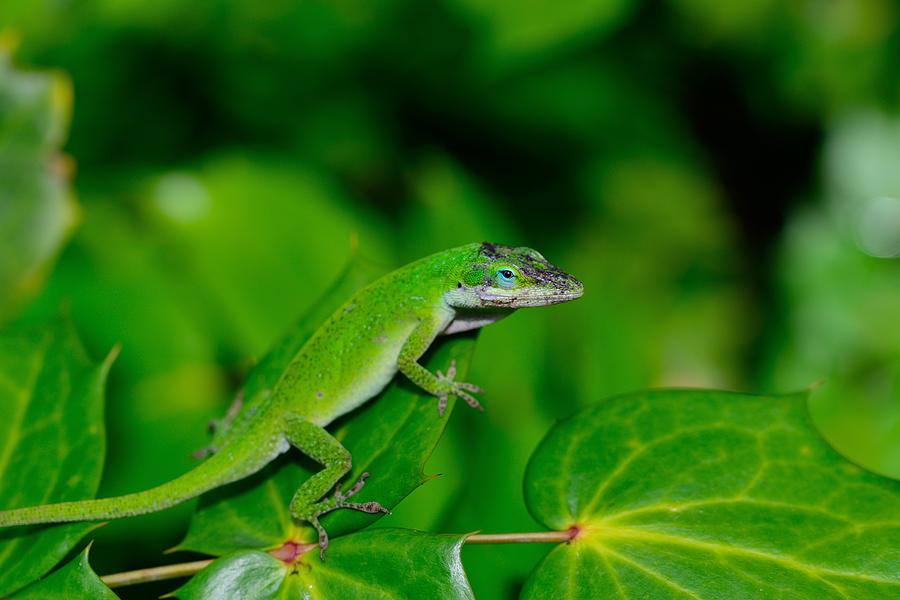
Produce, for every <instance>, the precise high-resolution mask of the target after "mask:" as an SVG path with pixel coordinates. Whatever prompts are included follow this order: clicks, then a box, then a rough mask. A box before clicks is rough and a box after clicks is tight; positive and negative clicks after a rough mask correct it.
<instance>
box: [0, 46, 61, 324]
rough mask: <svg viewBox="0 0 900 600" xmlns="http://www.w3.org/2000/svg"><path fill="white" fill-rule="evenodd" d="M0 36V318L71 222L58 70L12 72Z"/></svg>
mask: <svg viewBox="0 0 900 600" xmlns="http://www.w3.org/2000/svg"><path fill="white" fill-rule="evenodd" d="M4 39H8V38H4V36H3V35H2V32H0V181H2V182H3V183H2V185H0V320H4V319H5V318H6V317H7V316H8V315H9V314H10V313H11V312H12V311H13V310H14V309H15V308H16V307H17V306H19V305H20V304H21V302H22V300H24V299H25V297H27V296H31V295H32V294H33V293H34V292H35V291H36V290H37V288H38V284H39V283H40V282H41V281H42V279H43V274H44V272H45V270H46V266H47V263H48V262H49V260H50V259H51V258H52V257H53V256H54V255H55V254H56V252H57V250H58V249H59V247H60V246H61V245H62V243H63V241H64V239H65V238H66V236H67V234H68V232H69V230H70V229H71V227H72V225H73V223H74V221H75V205H74V202H73V201H72V198H71V196H70V192H69V182H68V176H67V174H66V168H65V164H66V163H65V161H64V160H63V158H62V156H61V155H60V154H59V149H60V147H61V146H62V143H63V141H64V140H65V135H66V130H67V128H68V124H69V111H70V109H71V105H72V91H71V84H70V83H69V81H68V79H66V78H65V76H63V75H62V74H61V73H25V72H22V71H19V70H18V69H15V68H13V66H12V64H11V60H10V57H9V54H8V53H7V51H6V50H5V49H4V46H5V45H8V44H5V43H4Z"/></svg>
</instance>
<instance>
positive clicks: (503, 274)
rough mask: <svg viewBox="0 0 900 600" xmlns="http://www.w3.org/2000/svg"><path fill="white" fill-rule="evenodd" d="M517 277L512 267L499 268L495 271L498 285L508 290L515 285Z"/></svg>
mask: <svg viewBox="0 0 900 600" xmlns="http://www.w3.org/2000/svg"><path fill="white" fill-rule="evenodd" d="M517 277H518V274H517V273H516V272H515V271H513V270H512V269H507V268H504V269H500V270H498V271H497V284H498V285H499V286H500V287H502V288H504V289H507V290H508V289H510V288H512V287H513V286H515V285H516V278H517Z"/></svg>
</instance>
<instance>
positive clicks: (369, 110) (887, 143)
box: [0, 0, 900, 598]
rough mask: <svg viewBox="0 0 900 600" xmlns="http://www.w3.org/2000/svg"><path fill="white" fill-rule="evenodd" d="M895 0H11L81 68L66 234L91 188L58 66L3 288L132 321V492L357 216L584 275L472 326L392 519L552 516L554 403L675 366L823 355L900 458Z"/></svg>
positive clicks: (147, 557)
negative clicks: (462, 399) (480, 399)
mask: <svg viewBox="0 0 900 600" xmlns="http://www.w3.org/2000/svg"><path fill="white" fill-rule="evenodd" d="M898 18H900V13H898V7H897V5H896V4H895V3H894V2H892V1H891V0H830V1H823V2H810V3H781V2H775V1H772V0H753V1H751V2H740V3H722V2H715V1H713V0H670V1H669V2H664V3H653V2H640V1H638V0H606V1H601V2H595V3H587V2H580V1H579V2H570V3H565V4H564V5H559V4H558V3H551V2H547V1H544V0H530V1H529V2H527V3H507V2H501V1H499V0H447V1H446V2H439V3H414V2H409V1H404V0H382V1H380V2H362V1H359V0H343V1H341V2H324V1H315V0H304V1H302V2H289V1H284V0H279V1H275V2H253V1H250V0H231V1H228V2H184V1H183V0H164V1H162V2H156V3H148V2H138V1H136V0H132V1H124V2H123V1H121V0H90V1H86V2H70V3H56V2H37V3H35V2H31V1H28V0H7V1H6V2H3V3H2V4H0V31H2V32H3V33H2V35H0V39H2V40H3V44H2V45H3V46H4V47H9V46H12V45H13V44H12V40H13V39H14V38H16V37H18V38H19V39H20V46H19V48H18V51H17V53H16V61H17V62H18V63H20V64H22V65H28V66H30V67H34V68H43V69H55V70H58V71H61V72H65V73H66V74H67V76H68V77H69V79H70V80H71V84H72V87H73V89H74V107H73V109H72V113H71V131H70V134H69V137H68V141H67V142H66V146H65V152H66V153H67V154H68V155H69V156H70V157H71V158H72V159H73V161H74V164H75V165H76V166H77V172H76V174H75V177H74V186H75V190H76V194H77V197H78V199H79V202H80V209H81V210H80V212H81V217H80V224H79V226H78V227H77V229H75V230H74V233H73V234H72V236H71V240H70V241H69V243H68V244H67V245H66V246H65V248H64V250H63V251H62V253H61V255H60V256H59V258H58V261H56V262H55V264H53V263H52V262H50V261H52V258H53V256H54V254H55V250H56V248H57V247H58V246H59V245H60V244H61V243H62V241H63V240H64V238H65V235H66V233H67V231H68V229H69V227H70V226H71V224H72V223H73V215H74V214H75V213H74V212H73V209H72V205H71V203H70V202H69V201H68V199H67V197H66V192H65V190H64V187H65V186H64V183H62V182H61V181H62V180H60V179H59V177H58V175H59V174H60V173H63V174H64V172H65V170H63V171H60V170H59V169H56V168H55V167H53V165H59V164H64V163H60V162H59V160H58V158H54V157H55V154H54V153H53V151H52V146H53V144H54V143H58V142H59V141H60V140H61V137H62V135H63V134H62V132H63V131H64V129H65V125H64V124H65V119H66V117H65V113H66V112H67V108H66V100H65V93H63V92H60V91H58V90H62V89H64V87H60V86H63V85H64V84H61V83H55V84H48V83H47V82H46V80H43V81H44V83H41V84H40V85H38V84H34V85H35V86H36V87H35V91H34V92H33V93H38V94H45V95H46V97H47V98H48V100H47V103H46V106H47V107H48V108H45V109H43V112H42V113H41V115H40V116H39V120H38V121H36V124H37V125H39V126H40V129H34V131H38V132H43V133H41V134H40V135H38V136H34V135H32V141H31V142H29V144H31V146H30V147H33V148H34V151H33V152H31V154H30V155H33V156H34V157H35V162H34V164H36V165H38V167H39V170H37V171H34V172H35V173H37V174H36V175H34V177H36V178H37V179H35V180H34V182H35V183H31V184H27V185H28V186H30V187H23V188H21V189H23V190H25V191H23V192H21V193H19V192H16V193H15V195H10V193H9V190H12V189H19V188H14V185H18V184H17V183H16V181H17V180H18V178H19V176H20V175H21V176H22V177H25V174H26V173H28V172H29V171H26V170H25V169H22V170H20V169H19V168H18V167H17V166H14V167H11V166H9V163H8V162H4V161H5V160H7V159H6V158H5V157H6V156H7V153H6V151H5V149H6V148H8V146H7V145H6V144H7V142H3V141H0V177H2V178H3V179H2V182H0V233H2V238H0V244H2V247H0V277H2V278H3V279H2V281H0V292H2V293H0V318H5V319H6V320H9V319H11V318H13V317H14V316H17V318H18V319H19V320H22V321H25V322H28V321H36V320H40V319H42V318H44V317H45V316H46V315H48V314H55V313H56V312H57V311H58V310H59V307H60V305H67V306H68V307H69V311H70V312H71V315H72V318H73V320H74V322H75V324H76V326H77V328H78V330H79V332H80V333H81V334H82V335H83V337H84V338H85V343H86V345H87V346H88V349H89V350H90V352H91V354H92V355H93V356H95V357H99V356H103V355H105V354H106V353H107V352H108V351H109V349H110V348H111V347H112V346H113V345H114V344H116V343H121V344H122V352H121V355H120V357H119V359H118V361H117V362H116V364H115V366H114V368H113V369H112V371H111V373H110V389H109V400H108V404H107V422H108V432H109V440H108V445H109V458H108V461H107V465H106V471H105V474H104V479H103V483H102V486H101V492H100V493H101V494H112V493H119V492H125V491H132V490H134V489H138V488H142V487H146V486H148V485H152V484H155V483H159V482H161V481H163V480H166V479H169V478H171V477H173V476H175V475H177V474H179V473H181V472H183V471H185V470H186V469H188V468H189V467H190V466H191V465H192V464H193V463H192V461H191V459H190V453H191V451H192V450H195V449H196V448H199V447H201V446H203V445H204V444H205V443H206V436H205V434H204V430H205V425H206V423H207V421H208V420H209V419H210V418H212V417H215V416H218V415H220V414H221V413H222V412H224V410H225V407H226V406H227V404H228V402H229V398H230V395H231V394H232V393H233V391H234V390H235V389H236V388H237V387H238V385H239V383H240V381H241V379H242V377H243V375H244V374H245V373H246V372H247V370H248V368H249V367H250V365H252V364H253V362H254V360H255V359H256V358H258V357H260V356H261V355H262V354H263V352H264V351H265V350H266V348H267V347H268V346H269V345H270V344H271V343H272V342H273V341H274V340H276V339H277V338H278V337H279V335H280V334H281V333H282V332H283V331H284V330H285V329H286V328H287V327H288V325H289V324H290V323H292V322H293V321H294V320H295V319H296V317H297V316H298V315H299V314H301V313H302V312H304V311H305V310H306V309H307V308H309V307H310V304H311V303H312V302H313V301H314V300H315V299H316V298H317V297H319V296H320V295H321V293H322V292H323V291H324V290H325V288H326V287H327V286H328V285H329V283H330V282H331V281H333V279H334V278H335V277H336V275H337V274H338V273H339V272H340V270H341V269H342V267H343V266H344V265H345V263H346V262H347V260H348V259H349V257H350V256H351V254H352V252H353V246H354V244H358V246H359V247H360V248H361V251H362V253H363V254H364V255H365V256H368V257H371V258H373V259H375V260H377V261H379V262H383V263H385V264H387V265H391V264H398V263H401V262H405V261H407V260H412V259H414V258H417V257H419V256H421V255H423V254H426V253H428V252H431V251H435V250H439V249H442V248H445V247H449V246H452V245H454V244H458V243H465V242H469V241H473V240H479V239H491V240H495V241H499V242H505V243H512V244H527V245H529V246H533V247H536V248H538V249H540V250H541V251H542V252H543V253H544V254H546V255H547V256H548V257H549V258H550V259H551V260H553V261H554V262H557V263H558V264H560V265H561V266H563V267H564V268H566V269H567V270H570V271H572V272H574V273H576V274H577V275H578V276H579V277H580V278H582V279H583V280H584V282H585V288H586V294H585V297H584V298H583V299H582V300H580V301H579V302H577V303H574V304H572V305H564V306H561V307H558V308H554V309H552V310H547V311H535V313H534V314H530V313H527V312H526V313H523V314H520V315H516V316H515V317H513V318H511V319H508V320H505V321H502V322H500V323H498V324H496V325H493V326H491V327H490V328H489V329H488V330H486V331H485V332H484V334H483V335H482V336H481V338H480V340H479V343H478V348H477V349H476V353H475V359H474V363H473V367H472V370H473V372H472V375H471V380H473V381H476V382H478V383H479V384H480V385H482V386H483V387H485V388H486V389H487V390H488V391H487V394H486V396H485V404H486V405H487V408H488V410H487V413H486V414H485V415H479V414H471V413H466V412H465V411H458V413H457V414H456V415H455V416H454V419H453V420H452V422H451V424H450V429H449V434H448V435H447V436H446V437H445V439H444V441H443V442H442V444H441V445H440V446H439V447H438V450H437V452H436V454H435V456H434V457H433V459H432V461H431V463H430V464H429V470H430V471H432V472H441V473H444V477H440V478H437V479H435V480H433V481H431V482H429V483H428V484H427V485H425V486H423V487H422V488H421V489H419V490H418V491H417V492H415V493H414V494H413V495H412V496H411V497H410V498H409V499H407V500H406V501H405V502H404V503H403V504H401V505H400V506H399V507H398V510H397V512H396V514H395V515H394V517H393V519H394V520H393V522H391V523H386V525H402V526H412V527H419V528H423V529H426V530H429V531H455V532H462V531H472V530H476V529H484V530H490V531H515V530H530V529H533V528H535V527H537V524H536V523H535V522H534V521H533V520H532V519H531V517H530V516H529V515H528V514H527V511H526V510H525V507H524V505H523V503H522V501H521V481H522V473H523V472H524V468H525V463H526V461H527V458H528V456H529V455H530V453H531V451H532V449H533V448H534V446H535V445H536V443H537V442H538V440H539V439H540V438H541V437H542V436H543V434H544V432H545V431H546V430H547V428H548V427H549V426H550V424H551V423H552V422H553V421H554V419H557V418H560V417H562V416H565V415H567V414H569V413H571V412H572V411H573V410H574V409H575V408H577V407H579V406H583V405H586V404H588V403H590V402H592V401H595V400H597V399H598V398H600V397H603V396H605V395H609V394H612V393H619V392H623V391H626V390H631V389H636V388H640V387H648V386H658V385H677V386H718V387H728V388H737V389H747V390H778V391H789V390H793V389H797V388H800V387H805V386H808V385H810V384H811V383H813V382H815V381H817V380H821V379H825V380H828V381H829V383H827V384H826V385H825V386H824V387H823V389H822V392H823V393H822V394H821V396H820V398H821V400H818V401H817V404H816V406H815V407H814V414H815V417H816V420H817V422H818V423H819V424H820V426H821V427H822V429H823V430H824V431H826V432H828V434H829V437H830V439H832V440H833V441H834V443H835V444H836V446H837V447H838V448H839V449H840V450H841V451H842V452H844V453H845V454H847V455H848V456H850V457H852V458H854V459H856V460H858V461H860V462H862V463H863V464H865V465H867V466H869V467H870V468H873V469H876V470H878V471H880V472H883V473H888V474H893V475H894V476H900V407H898V405H900V387H898V386H900V376H898V358H900V357H898V343H900V342H898V341H897V340H900V336H898V335H896V333H897V332H896V328H897V327H898V325H897V323H900V314H898V313H900V298H898V296H900V278H898V276H897V275H898V273H897V270H898V268H900V266H898V265H900V263H898V259H897V258H896V257H897V255H898V254H900V247H898V245H897V241H898V239H900V217H898V209H897V208H896V206H897V203H898V202H900V200H898V199H900V184H898V180H897V177H898V175H897V173H898V171H897V169H896V164H897V160H896V159H897V157H898V155H900V135H898V133H897V132H898V125H897V123H898V110H900V105H898V100H900V70H898V69H897V59H896V57H897V56H900V32H898ZM11 77H13V75H12V73H11V71H10V70H9V69H8V68H7V67H5V66H0V78H3V79H0V82H2V83H8V82H9V78H11ZM60 81H61V80H60ZM48 86H49V87H48ZM54 86H55V87H54ZM0 87H3V89H6V88H5V87H4V86H0ZM48 90H51V91H48ZM52 90H57V91H56V92H53V91H52ZM14 102H15V98H13V97H10V98H7V96H2V97H0V136H2V135H3V132H4V131H9V125H8V123H9V122H10V121H9V118H10V116H11V115H14V114H15V113H14V111H12V110H11V109H9V108H7V107H11V106H13V104H12V103H14ZM60 115H62V116H60ZM4 139H16V138H3V137H0V140H4ZM23 139H24V138H23ZM42 140H49V142H43V141H42ZM48 148H51V150H48ZM48 164H50V165H51V168H50V169H49V171H48V169H47V165H48ZM48 172H49V175H48ZM28 176H29V177H31V175H28ZM23 185H25V184H24V183H23ZM38 188H40V190H41V191H39V192H38V191H33V190H38ZM23 194H24V195H23ZM23 207H24V208H25V209H27V210H25V211H24V212H21V211H23ZM20 215H21V216H20ZM352 240H356V241H355V242H354V241H352ZM8 265H11V266H8ZM51 266H52V274H51V276H50V277H49V282H48V284H47V286H46V288H45V289H44V290H43V293H42V294H41V295H40V297H39V298H37V300H36V301H35V302H34V303H32V304H31V305H30V306H28V307H27V309H24V310H23V308H22V307H23V306H24V300H25V299H27V298H28V297H29V296H30V295H34V294H35V293H37V291H38V289H39V286H37V282H40V281H41V279H40V277H39V274H40V273H41V272H42V271H46V270H47V269H49V268H50V267H51ZM36 273H37V274H38V275H35V274H36ZM7 281H9V283H7ZM22 286H24V287H22ZM19 289H23V290H26V291H24V292H21V293H20V292H19V291H17V290H19ZM28 290H30V291H28ZM13 310H16V311H17V312H15V313H14V312H12V311H13ZM831 390H840V393H836V392H833V391H831ZM848 398H849V399H850V403H849V404H848V403H847V400H846V399H848ZM190 510H191V507H190V506H187V507H181V508H179V509H176V510H173V511H168V512H166V513H162V514H159V515H151V516H148V517H142V518H141V519H136V520H133V521H132V520H129V521H128V522H120V523H119V522H117V523H114V524H112V525H110V526H108V527H105V528H104V529H103V530H102V531H101V532H100V533H99V536H98V537H99V539H98V542H97V543H96V544H95V546H94V549H93V551H92V556H91V558H92V562H93V564H94V566H95V567H96V569H97V570H98V572H100V573H106V572H111V571H113V570H119V569H124V568H133V567H134V565H135V564H140V565H145V566H149V565H152V564H154V563H157V562H162V561H163V558H162V557H160V555H159V551H160V550H161V549H163V548H165V547H168V546H172V545H174V544H175V543H176V542H177V541H178V539H179V536H180V533H181V532H182V531H183V529H184V526H185V523H186V519H187V517H188V515H189V513H190ZM138 536H139V537H140V539H142V540H143V542H142V544H141V546H140V547H139V548H138V547H135V546H134V545H133V544H132V543H131V540H133V539H135V538H137V537H138ZM546 552H547V550H546V548H541V547H537V546H535V545H528V546H527V547H511V546H479V547H466V548H464V549H463V560H464V561H465V565H466V569H467V572H468V574H469V576H470V579H471V581H472V586H473V588H474V590H475V593H476V594H477V595H478V597H480V598H507V597H510V596H512V595H514V594H515V592H516V590H518V589H519V587H520V586H521V584H522V582H523V581H524V577H525V575H526V574H527V572H528V571H529V570H530V569H531V567H532V565H534V564H535V563H536V562H537V560H538V559H539V558H540V557H541V556H542V555H543V554H545V553H546ZM128 593H132V594H135V595H134V596H128V595H127V594H128ZM139 593H140V592H125V593H123V597H140V596H138V595H137V594H139Z"/></svg>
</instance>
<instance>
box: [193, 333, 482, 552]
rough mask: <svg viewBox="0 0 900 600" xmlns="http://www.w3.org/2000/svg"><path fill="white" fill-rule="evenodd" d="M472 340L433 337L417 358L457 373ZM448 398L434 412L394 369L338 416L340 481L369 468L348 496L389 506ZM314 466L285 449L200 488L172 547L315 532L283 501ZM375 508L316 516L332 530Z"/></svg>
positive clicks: (411, 475)
mask: <svg viewBox="0 0 900 600" xmlns="http://www.w3.org/2000/svg"><path fill="white" fill-rule="evenodd" d="M474 342H475V335H474V334H463V335H458V336H454V337H453V338H447V339H445V340H442V341H439V342H438V343H437V345H436V346H437V347H436V348H435V350H434V352H433V355H432V358H431V359H429V360H427V361H426V362H425V363H424V364H426V366H427V367H428V368H429V369H431V370H438V369H443V370H446V368H447V366H448V365H449V364H450V361H451V360H452V359H455V360H456V362H457V368H458V371H459V372H460V373H462V374H463V376H464V375H465V372H466V369H467V367H468V364H469V359H470V357H471V353H472V350H473V348H474V345H475V343H474ZM454 404H455V401H454V399H453V398H452V397H451V398H450V403H449V404H448V405H447V412H446V413H445V414H444V417H443V418H440V417H439V416H438V412H437V401H436V400H435V398H434V397H432V396H430V395H428V394H427V393H425V392H423V391H421V390H419V389H416V388H414V387H413V386H412V385H411V384H409V383H407V382H406V381H404V380H402V379H400V378H399V377H398V378H397V379H396V380H395V381H394V382H393V383H392V384H391V385H390V386H389V387H388V389H387V390H386V391H385V392H383V393H382V394H381V395H380V396H379V397H378V398H377V399H376V400H374V401H372V402H370V403H369V404H367V405H366V406H365V407H363V408H362V409H360V410H359V411H357V412H355V413H353V415H352V416H351V418H349V419H346V420H345V421H343V424H342V425H340V426H339V427H338V429H337V430H336V432H335V436H336V437H337V438H338V439H339V440H340V441H341V443H342V444H344V446H345V447H346V448H347V449H348V450H350V453H351V455H352V456H353V469H352V471H351V473H350V474H349V475H348V476H347V478H346V479H345V480H344V482H345V485H352V483H353V482H354V481H356V480H357V479H358V477H359V475H360V474H361V473H363V472H364V471H368V472H369V473H370V475H371V476H370V477H369V479H368V481H367V482H366V485H365V487H364V488H363V489H362V491H360V492H359V493H358V494H357V495H356V496H354V501H358V502H366V501H372V500H375V501H378V502H380V503H381V504H382V505H383V506H385V507H387V508H388V509H390V508H392V507H393V506H395V505H397V504H398V503H399V502H400V501H401V500H402V499H403V498H405V497H406V496H407V495H409V493H410V492H412V491H413V490H414V489H416V488H417V487H418V486H420V485H422V484H423V483H424V482H425V481H427V480H428V479H429V478H428V477H427V476H425V475H424V473H423V468H424V465H425V462H426V461H427V460H428V457H429V456H431V453H432V451H433V450H434V447H435V446H436V445H437V443H438V441H439V440H440V437H441V435H442V434H443V431H444V427H445V426H446V424H447V419H448V418H449V416H450V414H451V413H452V409H453V406H454ZM320 469H321V467H320V466H319V465H317V464H315V463H313V462H312V461H309V460H308V459H305V457H304V458H302V459H301V458H300V457H298V456H296V454H295V453H293V452H292V453H289V454H288V455H286V456H283V457H281V458H280V459H279V460H277V461H275V463H274V464H272V465H270V467H269V468H267V469H265V470H264V471H263V472H262V473H259V474H257V475H255V476H253V477H250V478H248V479H246V480H244V481H240V482H237V483H236V484H233V485H231V486H227V487H225V488H222V489H220V490H216V491H214V492H212V493H210V494H207V495H205V496H204V497H203V499H202V500H201V506H200V507H199V508H198V510H197V512H196V513H195V515H194V517H193V519H192V520H191V526H190V529H189V530H188V533H187V536H186V537H185V539H184V541H183V542H182V543H181V544H179V546H178V549H179V550H193V551H196V552H203V553H207V554H213V555H221V554H225V553H227V552H231V551H234V550H242V549H256V548H274V547H277V546H281V545H282V544H283V543H284V542H286V541H297V542H308V541H310V540H313V539H315V538H316V535H315V532H314V531H313V530H312V529H311V528H310V527H308V526H306V525H300V524H297V523H295V522H294V521H293V520H292V519H291V517H290V515H289V514H288V511H287V507H288V505H289V504H290V500H291V497H292V496H293V494H294V492H296V491H297V488H298V487H299V486H300V484H301V483H302V482H303V481H304V480H306V479H308V478H309V477H311V476H312V475H313V474H314V473H315V472H317V471H318V470H320ZM381 516H382V515H370V514H366V513H361V512H358V511H353V510H336V511H333V512H331V513H329V514H327V515H325V516H324V517H323V518H322V519H321V522H322V525H323V526H324V527H325V529H326V530H327V531H328V532H329V535H330V536H331V537H332V538H334V537H336V536H339V535H342V534H345V533H349V532H351V531H355V530H358V529H361V528H363V527H366V526H368V525H370V524H371V523H373V522H375V521H376V520H378V519H379V518H381Z"/></svg>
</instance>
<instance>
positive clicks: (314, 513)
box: [298, 473, 391, 561]
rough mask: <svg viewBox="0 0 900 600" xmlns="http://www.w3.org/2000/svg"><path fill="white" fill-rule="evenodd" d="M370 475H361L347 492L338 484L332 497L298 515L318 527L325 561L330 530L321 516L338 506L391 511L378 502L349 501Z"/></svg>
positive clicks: (363, 510)
mask: <svg viewBox="0 0 900 600" xmlns="http://www.w3.org/2000/svg"><path fill="white" fill-rule="evenodd" d="M368 477H369V474H368V473H363V474H362V475H360V476H359V479H358V480H357V482H356V483H355V484H354V485H353V487H351V488H350V489H349V490H347V491H346V492H343V491H341V484H337V485H336V486H335V488H334V494H332V496H331V498H329V499H327V500H323V501H322V502H317V503H316V504H313V505H312V506H310V509H311V510H309V511H308V513H307V514H305V515H298V518H300V519H302V520H304V521H306V522H307V523H309V524H310V525H312V526H313V527H314V528H315V529H316V532H317V533H318V534H319V558H320V559H322V560H323V561H324V560H325V551H326V550H327V549H328V532H327V531H325V528H324V527H322V524H321V523H319V517H320V516H322V515H324V514H325V513H327V512H331V511H332V510H335V509H337V508H350V509H353V510H358V511H361V512H365V513H369V514H375V513H390V512H391V511H389V510H388V509H386V508H385V507H383V506H382V505H381V504H379V503H378V502H348V499H349V498H351V497H352V496H354V495H355V494H356V493H357V492H359V490H361V489H362V488H363V486H364V485H365V484H366V479H368ZM304 512H306V511H304Z"/></svg>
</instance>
